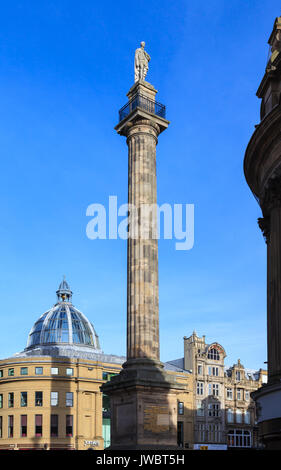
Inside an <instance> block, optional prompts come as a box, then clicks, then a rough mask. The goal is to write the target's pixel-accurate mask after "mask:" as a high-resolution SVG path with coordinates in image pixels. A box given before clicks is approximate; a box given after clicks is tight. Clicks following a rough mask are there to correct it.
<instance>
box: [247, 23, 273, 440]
mask: <svg viewBox="0 0 281 470" xmlns="http://www.w3.org/2000/svg"><path fill="white" fill-rule="evenodd" d="M268 42H269V45H270V48H271V56H270V59H269V61H268V63H267V66H266V71H265V74H264V77H263V79H262V81H261V84H260V86H259V88H258V91H257V96H258V98H261V100H262V101H261V121H260V123H259V124H258V125H257V126H256V130H255V132H254V134H253V136H252V138H251V140H250V142H249V144H248V147H247V150H246V154H245V159H244V173H245V177H246V180H247V183H248V185H249V187H250V189H251V191H252V192H253V194H254V196H255V197H256V199H257V201H258V203H259V205H260V207H261V210H262V217H261V218H259V219H258V224H259V227H260V229H261V230H262V233H263V235H264V238H265V242H266V245H267V362H268V384H267V385H264V386H263V387H262V388H260V389H259V390H258V391H256V392H254V393H253V394H252V395H253V398H254V399H255V401H256V407H257V413H258V424H259V436H260V438H261V440H262V442H263V444H264V445H265V447H266V448H267V449H281V133H280V129H281V17H279V18H276V20H275V23H274V28H273V31H272V33H271V35H270V38H269V41H268Z"/></svg>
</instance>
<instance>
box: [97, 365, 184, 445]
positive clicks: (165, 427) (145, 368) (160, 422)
mask: <svg viewBox="0 0 281 470" xmlns="http://www.w3.org/2000/svg"><path fill="white" fill-rule="evenodd" d="M136 362H137V363H138V365H139V367H137V366H136ZM141 362H142V366H141V365H140V363H141ZM152 362H154V361H149V360H148V361H147V360H136V361H135V360H134V361H133V360H131V361H127V363H125V364H124V366H123V367H124V368H123V370H122V371H121V372H120V374H119V375H118V376H116V377H112V379H111V381H110V382H107V383H106V384H104V385H103V386H102V387H101V391H102V392H103V393H106V394H107V395H108V396H109V397H110V406H111V445H110V447H109V448H107V449H106V450H177V449H179V448H178V445H177V399H176V397H177V394H178V393H180V392H182V390H183V389H184V385H181V384H177V383H176V381H175V380H173V379H174V378H173V377H171V376H168V374H167V373H166V372H165V371H164V370H163V368H160V367H156V366H155V365H152ZM133 363H135V367H133ZM159 364H161V363H159Z"/></svg>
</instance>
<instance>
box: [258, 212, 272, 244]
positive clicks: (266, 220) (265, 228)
mask: <svg viewBox="0 0 281 470" xmlns="http://www.w3.org/2000/svg"><path fill="white" fill-rule="evenodd" d="M258 224H259V228H260V229H261V231H262V234H263V236H264V239H265V241H266V243H268V242H269V235H270V217H269V216H268V217H260V218H259V219H258Z"/></svg>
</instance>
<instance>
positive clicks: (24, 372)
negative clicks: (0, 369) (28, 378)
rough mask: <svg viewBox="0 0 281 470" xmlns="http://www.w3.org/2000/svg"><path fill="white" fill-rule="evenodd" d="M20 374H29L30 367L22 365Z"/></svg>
mask: <svg viewBox="0 0 281 470" xmlns="http://www.w3.org/2000/svg"><path fill="white" fill-rule="evenodd" d="M20 375H28V367H21V368H20Z"/></svg>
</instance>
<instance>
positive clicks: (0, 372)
mask: <svg viewBox="0 0 281 470" xmlns="http://www.w3.org/2000/svg"><path fill="white" fill-rule="evenodd" d="M1 377H3V370H2V369H1V370H0V378H1Z"/></svg>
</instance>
